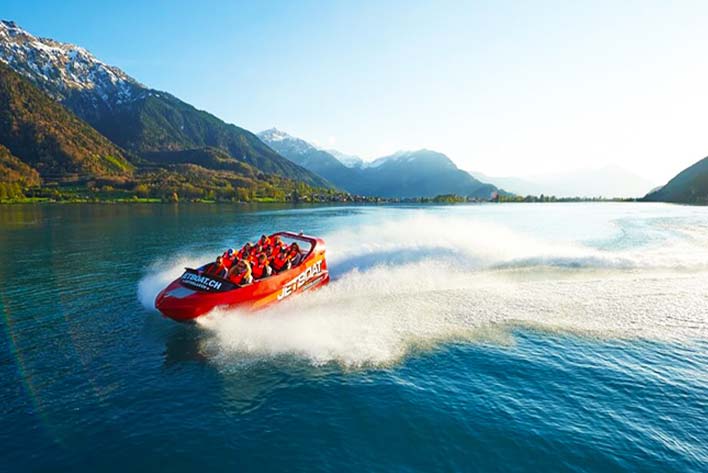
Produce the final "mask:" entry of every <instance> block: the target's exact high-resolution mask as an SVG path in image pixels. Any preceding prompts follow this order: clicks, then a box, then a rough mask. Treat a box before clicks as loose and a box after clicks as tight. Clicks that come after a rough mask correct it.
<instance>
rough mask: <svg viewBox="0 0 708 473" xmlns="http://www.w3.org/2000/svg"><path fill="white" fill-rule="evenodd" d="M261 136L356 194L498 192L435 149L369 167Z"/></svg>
mask: <svg viewBox="0 0 708 473" xmlns="http://www.w3.org/2000/svg"><path fill="white" fill-rule="evenodd" d="M258 136H259V137H260V138H261V139H262V140H263V141H264V142H266V143H267V144H268V145H269V146H271V147H272V148H273V149H275V150H276V151H278V153H280V154H282V155H283V156H285V157H286V158H288V159H290V160H291V161H293V162H294V163H296V164H298V165H300V166H303V167H304V168H306V169H309V170H310V171H312V172H314V173H316V174H318V175H320V176H322V177H324V178H325V179H327V180H328V181H330V182H331V183H333V184H334V185H335V186H337V187H338V188H340V189H343V190H346V191H347V192H350V193H353V194H358V195H366V196H379V197H387V198H395V197H400V198H410V197H435V196H438V195H442V194H456V195H460V196H465V197H472V198H479V199H489V198H490V197H491V196H492V195H493V194H494V193H495V192H497V191H498V189H497V188H496V187H494V186H493V185H490V184H485V183H483V182H480V181H479V180H477V179H475V178H474V177H472V176H471V175H469V174H468V173H467V172H465V171H462V170H461V169H458V167H457V166H456V165H455V163H453V162H452V161H451V160H450V158H448V157H447V156H445V155H444V154H442V153H438V152H435V151H430V150H419V151H402V152H399V153H396V154H393V155H391V156H385V157H383V158H379V159H377V160H375V161H373V162H371V163H365V162H363V161H362V160H360V159H356V158H355V159H352V158H353V157H352V156H348V155H345V154H343V153H337V155H338V156H340V158H339V159H338V158H337V157H336V156H335V155H334V154H332V153H331V152H329V151H324V150H321V149H319V148H317V147H315V146H313V145H312V144H310V143H308V142H306V141H304V140H302V139H300V138H296V137H294V136H290V135H288V134H287V133H285V132H283V131H280V130H278V129H275V128H271V129H270V130H265V131H263V132H261V133H259V134H258ZM340 159H341V160H342V161H340ZM345 163H346V164H345Z"/></svg>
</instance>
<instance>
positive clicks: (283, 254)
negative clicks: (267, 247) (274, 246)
mask: <svg viewBox="0 0 708 473" xmlns="http://www.w3.org/2000/svg"><path fill="white" fill-rule="evenodd" d="M288 269H290V255H289V254H288V249H287V248H285V247H281V248H280V250H279V251H278V253H277V254H276V255H275V256H274V257H273V270H274V271H275V272H277V273H279V272H281V271H286V270H288Z"/></svg>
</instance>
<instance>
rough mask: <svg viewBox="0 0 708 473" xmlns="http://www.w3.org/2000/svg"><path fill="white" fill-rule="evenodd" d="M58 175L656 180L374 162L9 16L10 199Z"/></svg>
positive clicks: (629, 185)
mask: <svg viewBox="0 0 708 473" xmlns="http://www.w3.org/2000/svg"><path fill="white" fill-rule="evenodd" d="M706 167H708V164H706V160H703V161H701V162H699V163H697V164H696V165H694V166H692V167H690V168H688V169H687V170H685V171H683V172H682V173H680V174H679V175H678V176H676V177H675V178H674V179H672V180H671V181H670V182H669V183H668V184H667V185H666V186H664V187H662V188H661V189H659V190H657V191H655V192H650V193H649V194H648V195H647V197H646V198H647V199H648V200H669V201H681V202H705V201H706V197H705V196H706V190H705V189H706V177H705V175H706V170H705V168H706ZM48 185H49V186H54V187H53V188H55V189H56V188H57V186H59V188H74V187H76V188H78V187H81V186H83V188H93V189H98V188H101V189H107V190H106V192H109V191H110V190H111V189H118V190H122V191H124V192H127V193H133V194H135V195H136V196H137V195H140V196H144V197H160V196H165V195H175V196H176V195H177V194H179V195H185V196H187V197H190V198H201V197H204V198H208V199H212V198H219V199H222V198H223V199H238V200H249V199H253V198H264V199H276V200H282V199H283V198H284V196H285V195H286V194H287V195H289V196H291V197H292V196H299V195H301V194H303V193H309V194H311V195H330V196H331V195H335V194H336V193H337V192H338V191H337V190H341V191H346V192H348V193H352V194H357V195H363V196H376V197H385V198H415V197H434V196H438V195H449V194H456V195H460V196H466V197H472V198H478V199H489V198H490V197H491V196H492V195H494V194H495V193H497V192H499V193H504V191H509V192H513V193H517V194H522V195H523V194H534V195H538V194H546V195H555V196H558V197H562V196H587V197H595V196H603V197H624V196H627V197H635V196H640V195H643V194H645V193H646V192H648V191H649V190H650V189H651V188H652V184H651V183H649V182H647V181H645V180H643V179H641V178H639V177H637V176H634V175H632V174H631V173H628V172H626V171H623V170H621V169H619V168H612V167H610V168H603V169H599V170H591V171H585V172H582V173H576V174H566V175H558V176H546V177H539V178H533V179H529V180H523V179H515V178H495V177H488V176H485V175H483V174H481V173H474V174H472V173H468V172H465V171H463V170H461V169H459V168H458V167H457V166H456V165H455V164H454V163H453V162H452V161H451V160H450V159H449V158H448V157H447V156H445V155H444V154H442V153H438V152H435V151H430V150H425V149H423V150H418V151H402V152H398V153H395V154H393V155H391V156H385V157H382V158H379V159H377V160H375V161H373V162H364V161H363V160H362V159H360V158H359V157H357V156H351V155H347V154H344V153H340V152H339V151H335V150H323V149H320V148H318V147H316V146H313V145H312V144H310V143H308V142H307V141H305V140H302V139H299V138H295V137H293V136H290V135H288V134H287V133H284V132H282V131H280V130H276V129H271V130H266V131H264V132H262V133H260V134H259V136H256V135H255V134H253V133H251V132H249V131H247V130H245V129H243V128H239V127H237V126H235V125H231V124H227V123H225V122H223V121H222V120H220V119H219V118H217V117H215V116H214V115H211V114H209V113H208V112H205V111H202V110H198V109H196V108H195V107H193V106H192V105H190V104H188V103H186V102H183V101H182V100H180V99H178V98H176V97H174V96H173V95H171V94H169V93H167V92H162V91H158V90H155V89H151V88H149V87H146V86H145V85H143V84H141V83H140V82H139V81H137V80H136V79H134V78H132V77H130V76H128V75H127V74H126V73H125V72H123V71H122V70H120V69H118V68H117V67H114V66H111V65H108V64H106V63H104V62H102V61H101V60H99V59H97V58H96V57H94V56H93V55H92V54H91V53H90V52H88V51H87V50H86V49H84V48H81V47H79V46H75V45H72V44H67V43H62V42H58V41H55V40H52V39H47V38H38V37H36V36H33V35H32V34H30V33H29V32H27V31H25V30H23V29H22V28H20V27H19V26H17V25H16V24H15V23H14V22H11V21H0V199H5V198H7V196H8V195H9V196H11V197H12V196H13V195H16V194H18V193H21V192H24V190H26V189H27V188H40V186H41V188H42V189H44V188H46V186H48ZM8 186H9V187H8ZM501 189H503V190H501Z"/></svg>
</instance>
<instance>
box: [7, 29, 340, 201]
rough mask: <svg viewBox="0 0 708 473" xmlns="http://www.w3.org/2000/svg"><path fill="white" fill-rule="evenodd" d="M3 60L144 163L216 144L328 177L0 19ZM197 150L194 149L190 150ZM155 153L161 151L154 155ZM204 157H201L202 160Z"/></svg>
mask: <svg viewBox="0 0 708 473" xmlns="http://www.w3.org/2000/svg"><path fill="white" fill-rule="evenodd" d="M0 62H3V63H5V64H7V65H8V66H9V67H10V68H11V69H13V70H14V71H15V72H17V73H19V74H20V75H22V76H24V77H25V78H27V79H28V80H29V81H30V82H31V83H32V84H33V85H35V86H37V87H38V88H39V89H40V90H41V91H42V92H44V93H46V94H47V95H49V96H50V97H51V98H53V99H54V100H56V101H58V102H60V103H61V104H62V105H64V106H65V107H66V108H68V109H69V110H71V111H72V112H73V113H74V114H76V115H77V116H78V117H79V118H81V119H83V120H84V121H86V122H87V123H88V124H89V125H91V126H92V127H93V128H95V129H96V130H97V131H98V132H99V133H101V134H102V135H104V136H105V137H107V138H108V139H109V140H110V141H112V142H113V143H115V144H117V145H118V146H120V147H121V148H123V149H124V150H126V151H128V152H129V153H131V154H134V155H136V156H139V157H140V158H142V159H143V160H144V161H145V162H150V160H151V159H153V158H155V159H159V160H160V163H162V164H165V163H167V164H170V162H171V161H170V159H171V158H170V156H172V155H170V153H177V154H175V155H173V156H172V157H173V158H174V159H175V160H176V161H175V163H177V162H179V163H182V162H183V160H184V156H185V153H182V152H183V151H190V152H191V154H189V153H187V154H188V155H189V156H203V155H204V154H205V153H206V154H207V155H211V154H213V153H211V151H210V150H206V151H205V149H207V148H218V149H220V150H222V151H224V152H226V153H227V154H228V156H230V157H231V158H232V159H233V160H236V161H241V162H245V163H246V164H248V165H250V166H253V167H255V168H256V169H258V170H260V171H262V172H264V173H268V174H278V175H280V176H283V177H287V178H289V179H296V180H301V181H303V182H306V183H308V184H311V185H313V186H316V187H327V186H329V184H328V183H327V182H326V181H325V180H324V179H322V178H320V177H319V176H316V175H315V174H313V173H312V172H309V171H307V170H305V169H303V168H301V167H299V166H296V165H294V164H293V163H292V162H291V161H289V160H287V159H285V158H284V157H282V156H280V155H279V154H278V153H276V152H274V151H273V150H272V149H271V148H269V147H267V146H266V145H264V144H263V142H261V141H260V140H259V139H258V138H257V137H256V136H255V135H254V134H253V133H251V132H249V131H248V130H244V129H242V128H239V127H237V126H235V125H231V124H228V123H224V122H223V121H222V120H220V119H218V118H217V117H215V116H214V115H211V114H209V113H207V112H205V111H202V110H198V109H196V108H195V107H193V106H192V105H190V104H188V103H185V102H183V101H181V100H179V99H178V98H177V97H175V96H173V95H171V94H169V93H167V92H163V91H159V90H154V89H150V88H147V87H145V86H143V85H142V84H140V83H139V82H138V81H136V80H135V79H133V78H132V77H130V76H129V75H127V74H126V73H125V72H123V71H122V70H120V69H119V68H117V67H114V66H111V65H109V64H106V63H105V62H103V61H101V60H99V59H97V58H96V57H95V56H93V55H92V54H91V53H90V52H88V51H87V50H86V49H84V48H81V47H79V46H75V45H73V44H68V43H62V42H59V41H55V40H53V39H46V38H40V37H36V36H34V35H32V34H31V33H29V32H27V31H26V30H24V29H22V28H20V27H19V26H18V25H17V24H15V23H14V22H12V21H0ZM195 150H197V151H195ZM156 154H157V155H159V156H156ZM205 162H206V161H205V160H204V159H201V158H200V160H199V162H198V163H192V164H200V165H201V164H204V163H205Z"/></svg>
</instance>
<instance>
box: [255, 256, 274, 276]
mask: <svg viewBox="0 0 708 473" xmlns="http://www.w3.org/2000/svg"><path fill="white" fill-rule="evenodd" d="M271 274H273V268H271V267H270V265H269V264H268V260H267V259H266V255H265V253H261V254H260V255H258V262H257V263H256V264H254V265H253V279H263V278H267V277H268V276H270V275H271Z"/></svg>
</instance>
